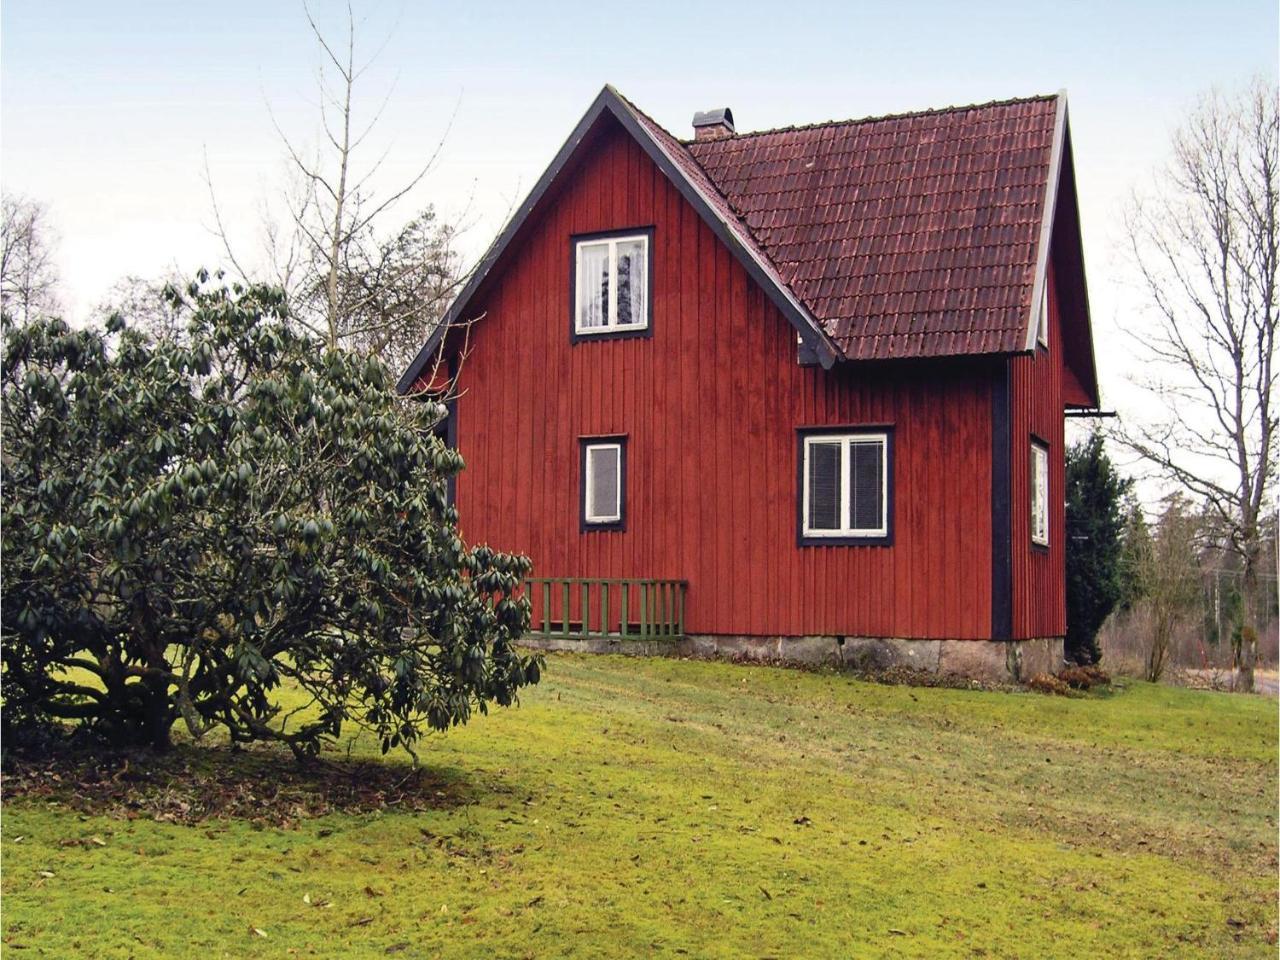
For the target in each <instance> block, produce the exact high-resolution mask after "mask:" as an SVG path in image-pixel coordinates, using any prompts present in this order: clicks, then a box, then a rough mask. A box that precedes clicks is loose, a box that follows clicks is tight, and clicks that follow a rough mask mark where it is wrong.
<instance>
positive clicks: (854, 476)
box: [800, 433, 889, 539]
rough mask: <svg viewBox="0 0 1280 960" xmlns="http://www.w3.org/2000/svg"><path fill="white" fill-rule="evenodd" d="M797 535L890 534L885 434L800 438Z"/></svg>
mask: <svg viewBox="0 0 1280 960" xmlns="http://www.w3.org/2000/svg"><path fill="white" fill-rule="evenodd" d="M803 458H804V463H803V469H802V477H801V479H802V489H801V499H802V502H801V511H800V512H801V536H802V537H804V538H815V539H821V538H834V539H846V538H866V539H881V538H886V537H887V536H888V535H889V435H888V434H887V433H820V434H812V435H809V436H806V437H805V438H804V446H803Z"/></svg>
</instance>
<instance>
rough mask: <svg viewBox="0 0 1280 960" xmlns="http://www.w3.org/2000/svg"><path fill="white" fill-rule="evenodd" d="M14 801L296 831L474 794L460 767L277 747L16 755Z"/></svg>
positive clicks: (442, 805)
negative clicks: (319, 755)
mask: <svg viewBox="0 0 1280 960" xmlns="http://www.w3.org/2000/svg"><path fill="white" fill-rule="evenodd" d="M7 762H8V764H9V769H7V770H6V771H5V772H4V775H3V778H0V792H2V793H3V797H4V801H5V802H6V803H8V802H11V801H13V800H17V799H22V800H27V801H36V802H40V801H44V802H49V803H56V804H63V805H65V806H67V807H69V808H71V809H73V810H76V811H78V812H80V813H84V814H102V815H106V816H110V817H115V818H117V819H128V820H134V819H138V818H145V819H148V820H156V821H161V822H171V823H199V822H201V821H204V820H209V819H236V820H246V821H250V822H252V823H255V824H261V825H263V826H277V827H279V826H283V827H288V826H291V825H292V824H294V823H295V822H297V821H299V820H304V819H310V818H312V817H322V816H326V815H328V814H331V813H344V814H360V813H373V812H377V811H385V810H402V811H405V810H407V811H413V810H434V809H447V808H452V807H456V806H458V805H460V804H464V803H468V802H470V801H471V799H472V794H473V790H472V788H471V784H470V782H469V781H468V780H467V779H466V777H465V775H464V774H462V773H461V772H460V771H455V770H452V769H436V768H419V769H416V770H415V769H413V768H412V767H411V766H409V765H408V764H396V763H388V762H378V761H374V760H348V761H338V762H333V761H323V762H321V761H312V762H308V763H299V761H298V760H297V759H295V758H294V756H293V755H292V754H291V753H289V752H287V751H284V750H280V749H276V748H273V747H266V746H264V747H259V748H253V749H245V750H231V749H229V748H225V747H195V746H185V745H184V746H180V747H178V748H176V749H175V750H174V751H173V752H172V753H169V754H165V755H160V756H157V755H155V754H141V753H122V754H114V755H111V756H107V757H103V756H96V755H91V754H85V753H67V754H63V755H61V756H59V757H56V758H51V759H50V758H45V759H41V760H31V759H28V758H8V761H7Z"/></svg>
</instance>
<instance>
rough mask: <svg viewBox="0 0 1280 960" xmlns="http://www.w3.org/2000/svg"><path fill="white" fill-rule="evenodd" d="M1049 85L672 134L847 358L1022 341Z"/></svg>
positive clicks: (1046, 157) (1055, 111) (1037, 228)
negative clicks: (866, 116) (1017, 93)
mask: <svg viewBox="0 0 1280 960" xmlns="http://www.w3.org/2000/svg"><path fill="white" fill-rule="evenodd" d="M1059 99H1060V98H1059V97H1058V96H1049V97H1034V98H1031V99H1026V100H1012V101H1007V102H1003V103H992V104H986V105H982V106H974V107H959V108H951V109H946V110H938V111H932V112H929V113H918V114H914V115H908V116H897V117H884V118H879V119H871V120H856V121H847V122H842V123H826V124H821V125H817V126H810V127H797V128H792V129H788V130H777V131H768V132H765V133H758V134H747V135H743V136H733V137H728V138H725V139H721V140H704V141H701V142H694V143H689V144H687V145H686V146H687V149H688V151H689V154H690V155H691V156H692V157H693V158H694V159H695V160H697V162H698V164H699V165H700V166H701V167H702V168H703V169H704V170H705V171H706V172H707V175H708V176H709V177H710V178H711V180H712V181H713V182H714V183H715V185H716V186H717V187H718V188H719V189H720V191H721V192H722V193H723V194H724V196H725V197H726V199H727V200H728V201H729V203H730V204H731V205H732V208H733V209H734V211H735V212H736V213H737V214H738V215H739V216H740V217H741V218H742V221H743V222H744V223H745V224H746V226H747V228H748V229H749V230H750V231H751V233H752V235H753V236H754V237H755V238H756V239H757V240H758V241H759V244H760V246H761V247H762V248H763V249H764V250H765V251H766V252H767V253H768V255H769V257H770V258H771V259H772V261H773V263H774V264H775V265H776V266H777V269H778V272H779V274H780V275H781V276H782V279H783V281H784V282H785V283H786V284H787V285H788V286H789V287H790V288H791V289H792V290H793V291H794V292H795V294H796V295H797V296H798V297H799V298H800V299H801V300H802V301H803V302H804V303H805V304H806V305H807V306H808V307H809V309H810V310H811V311H812V312H813V313H814V314H815V315H816V316H817V317H819V318H820V319H821V321H822V324H823V327H824V329H825V330H826V332H827V334H828V335H829V336H830V337H831V338H832V339H833V340H834V341H835V342H836V343H837V344H838V345H839V347H840V349H841V352H842V353H843V354H844V356H845V357H846V358H848V359H851V360H863V359H888V358H896V357H937V356H952V355H955V354H972V353H1014V352H1018V351H1022V350H1025V349H1027V348H1028V346H1029V345H1030V344H1029V342H1028V333H1029V331H1030V330H1031V315H1032V313H1033V311H1032V310H1031V304H1033V303H1035V302H1037V301H1038V298H1037V297H1036V296H1034V292H1033V288H1034V287H1035V286H1036V281H1037V278H1038V276H1039V271H1038V270H1037V267H1038V266H1039V265H1040V259H1041V257H1040V254H1041V251H1042V250H1047V244H1046V243H1045V242H1044V238H1042V236H1041V234H1042V225H1043V224H1044V223H1046V222H1048V219H1047V218H1045V217H1043V212H1044V210H1045V208H1046V197H1047V193H1048V191H1049V190H1050V189H1051V184H1053V183H1055V182H1056V178H1055V177H1051V176H1050V171H1051V166H1052V163H1051V161H1052V160H1053V159H1054V158H1053V153H1054V146H1055V135H1056V133H1057V130H1058V129H1059V126H1060V124H1059V119H1060V117H1061V116H1062V111H1061V106H1060V102H1059Z"/></svg>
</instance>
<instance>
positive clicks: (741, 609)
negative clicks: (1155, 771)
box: [457, 129, 1062, 638]
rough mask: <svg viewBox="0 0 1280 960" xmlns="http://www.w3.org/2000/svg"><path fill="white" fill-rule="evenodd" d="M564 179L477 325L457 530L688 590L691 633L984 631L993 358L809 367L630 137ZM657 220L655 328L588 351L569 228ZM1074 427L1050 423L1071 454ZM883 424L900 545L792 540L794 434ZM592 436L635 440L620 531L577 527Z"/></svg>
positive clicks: (788, 331)
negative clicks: (573, 302)
mask: <svg viewBox="0 0 1280 960" xmlns="http://www.w3.org/2000/svg"><path fill="white" fill-rule="evenodd" d="M567 181H568V182H567V185H566V186H565V187H564V188H562V189H561V190H560V191H559V193H557V194H555V195H554V196H551V197H549V198H548V199H549V200H550V201H551V202H549V203H547V204H546V206H545V212H544V213H542V214H540V215H537V214H536V215H535V219H533V220H531V222H529V223H528V224H527V225H526V227H525V228H524V229H523V230H522V235H521V237H520V238H519V241H518V243H516V244H515V245H513V247H512V248H511V250H510V252H509V255H508V256H507V258H506V260H505V262H504V264H503V267H502V273H501V275H500V276H499V277H497V278H496V279H495V282H494V283H492V284H491V285H489V289H488V290H487V291H482V292H481V298H480V300H479V301H478V302H477V304H476V308H475V310H474V314H476V315H479V314H482V313H483V314H484V319H483V321H481V322H480V323H478V324H477V325H476V326H475V328H474V330H473V334H472V342H471V352H470V355H469V356H468V357H467V358H466V360H465V363H464V364H463V368H462V374H461V389H462V391H463V395H462V396H461V399H460V400H459V404H458V430H457V437H458V445H459V448H460V450H461V452H462V454H463V457H464V459H465V461H466V463H467V468H466V469H465V470H464V471H463V473H462V475H461V476H460V477H459V479H458V484H457V503H458V508H459V510H460V512H461V517H462V528H463V534H464V536H465V537H466V538H467V539H468V540H469V541H471V542H487V543H489V544H491V545H493V546H495V547H498V548H500V549H504V550H514V551H520V552H523V553H526V554H528V555H529V556H530V557H532V558H533V560H534V565H535V574H536V575H540V576H574V577H582V576H589V577H658V578H683V579H686V580H687V581H688V582H689V589H688V595H687V605H686V632H688V633H692V634H702V633H718V634H746V635H768V636H779V635H781V636H795V635H808V634H824V635H851V636H890V637H915V638H928V637H936V638H982V637H987V638H989V637H990V636H991V621H992V607H991V541H992V531H991V445H992V440H991V386H990V384H991V376H992V372H993V370H994V369H995V365H994V364H995V361H987V360H983V359H980V358H975V359H963V358H962V359H953V360H948V361H920V362H915V363H911V364H905V363H900V364H896V365H880V366H876V365H856V366H854V365H850V366H847V367H839V366H838V367H837V369H835V370H832V371H822V370H821V369H819V368H817V367H801V366H799V365H798V364H797V362H796V334H795V330H794V329H793V328H792V327H791V326H790V325H789V324H788V323H787V322H786V320H785V319H784V318H783V317H782V316H781V315H780V314H779V313H778V311H777V310H776V308H774V307H773V305H772V304H771V303H770V302H769V301H768V300H767V299H766V297H765V296H764V294H763V293H762V292H761V291H760V289H759V288H758V287H757V286H756V285H755V284H754V283H753V282H752V281H751V280H750V278H749V277H748V276H747V274H746V272H745V271H744V270H743V269H742V267H741V266H740V265H739V264H738V263H737V262H736V261H735V260H734V259H733V258H732V256H731V255H730V253H729V252H728V250H727V249H726V248H725V247H724V246H723V244H721V243H720V241H719V240H717V239H716V237H715V236H714V235H713V234H712V233H711V231H710V230H709V229H708V228H707V226H706V225H705V224H704V223H703V222H702V221H701V219H700V218H699V217H698V216H697V214H696V212H695V211H694V210H693V209H692V208H691V207H690V206H689V205H688V204H687V203H686V202H685V201H684V199H683V198H682V197H681V196H680V195H679V194H678V193H677V191H676V190H675V189H674V188H673V187H672V186H671V185H670V184H669V183H668V181H667V180H666V179H665V177H664V176H663V175H662V173H661V172H660V171H659V170H658V169H657V168H656V167H655V166H654V165H653V164H652V163H651V161H650V160H649V159H648V157H647V156H646V155H645V154H644V153H643V151H642V150H641V148H640V147H639V146H638V145H637V144H636V143H635V142H634V141H632V140H631V139H630V138H629V137H627V136H625V135H623V134H622V133H621V132H619V131H618V130H616V129H614V130H610V131H607V132H606V133H605V134H604V135H603V136H602V137H601V138H600V140H599V141H598V142H597V143H596V144H594V145H593V147H592V149H591V151H590V152H589V155H588V156H587V158H586V159H584V160H583V162H582V164H581V165H580V166H579V167H578V168H577V169H576V170H575V171H574V172H573V173H572V175H571V176H569V177H567ZM650 226H651V227H653V228H654V241H653V249H652V255H653V256H654V257H655V258H656V259H655V270H654V289H653V290H652V292H651V293H652V297H653V320H652V323H653V330H652V337H650V338H642V339H623V340H609V341H588V342H583V343H579V344H577V345H572V344H571V343H570V338H569V328H570V290H569V276H570V242H569V237H570V236H571V235H572V234H577V233H589V232H594V231H602V230H615V229H621V228H626V227H650ZM1028 362H1030V361H1028ZM1018 377H1019V379H1018V383H1019V384H1020V389H1023V390H1029V389H1031V388H1032V385H1031V384H1030V381H1029V380H1028V379H1027V376H1026V375H1025V374H1019V375H1018ZM1025 406H1026V404H1023V403H1017V404H1015V409H1018V410H1021V409H1023V408H1024V407H1025ZM1057 413H1058V415H1057V424H1058V426H1057V427H1056V432H1055V429H1054V428H1053V427H1052V426H1051V425H1046V426H1043V427H1042V429H1045V430H1046V431H1048V432H1049V436H1047V437H1046V438H1045V439H1047V440H1049V441H1050V443H1051V445H1052V446H1053V449H1054V450H1055V452H1056V453H1058V456H1059V461H1058V462H1060V449H1061V405H1060V404H1059V405H1058V407H1057ZM1036 422H1037V423H1039V422H1040V421H1039V419H1037V420H1036ZM885 424H888V425H892V426H893V428H894V441H893V442H894V445H895V446H894V460H895V466H894V479H895V482H894V490H893V509H894V518H893V525H894V542H893V544H892V545H891V546H853V547H850V546H830V547H807V546H806V547H800V546H797V544H796V519H797V505H796V504H797V462H796V461H797V449H796V447H797V437H796V429H797V428H798V427H805V426H820V425H885ZM1025 432H1026V431H1025V429H1023V428H1022V427H1017V428H1015V432H1014V436H1015V437H1019V436H1021V435H1022V434H1025ZM590 434H626V435H627V444H628V446H627V474H628V475H627V495H626V501H627V502H626V530H625V531H621V532H588V533H581V532H580V531H579V515H578V511H579V483H580V477H579V475H578V474H579V460H578V457H579V453H578V438H579V437H580V436H584V435H590ZM1022 473H1025V470H1023V471H1022ZM1057 476H1059V473H1055V477H1057ZM1015 489H1016V490H1021V491H1023V493H1025V489H1026V482H1025V480H1024V481H1023V482H1022V484H1021V486H1019V485H1018V484H1017V483H1015ZM1060 489H1061V487H1060V485H1059V487H1058V488H1057V489H1056V490H1055V491H1054V496H1055V497H1057V499H1058V500H1060V499H1061V497H1060ZM1017 495H1018V496H1020V497H1022V499H1021V500H1018V501H1017V508H1016V509H1015V510H1014V516H1015V524H1018V523H1021V524H1022V525H1023V526H1025V523H1026V520H1025V514H1026V512H1027V505H1026V503H1027V497H1026V496H1024V495H1023V494H1022V493H1020V494H1017ZM1060 513H1061V511H1060V510H1059V511H1058V512H1057V513H1055V515H1054V517H1055V518H1054V521H1053V523H1054V527H1053V535H1052V542H1053V543H1054V544H1055V547H1054V549H1057V550H1060V549H1061V516H1060ZM1017 518H1021V519H1017ZM1019 529H1021V528H1019ZM1018 537H1019V534H1017V533H1016V532H1015V552H1014V555H1015V557H1020V556H1021V554H1020V553H1019V552H1018V551H1017V549H1016V544H1017V543H1019V542H1020V541H1019V539H1018ZM1025 539H1026V536H1025V535H1022V540H1025ZM1024 561H1025V558H1024ZM1024 579H1025V577H1024ZM1020 582H1022V581H1021V580H1015V588H1016V584H1017V583H1020ZM1016 596H1018V592H1017V591H1016V590H1015V597H1016ZM1018 610H1019V611H1021V613H1020V615H1019V618H1017V619H1015V623H1016V624H1017V625H1018V629H1019V630H1024V629H1025V628H1024V627H1023V626H1022V624H1023V623H1024V621H1025V620H1026V618H1027V616H1028V614H1027V613H1026V611H1025V610H1024V609H1023V608H1022V607H1019V608H1018ZM615 613H616V611H615ZM1058 632H1059V633H1061V632H1062V631H1061V630H1059V631H1058Z"/></svg>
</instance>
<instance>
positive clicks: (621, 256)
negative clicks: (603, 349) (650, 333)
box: [615, 239, 649, 324]
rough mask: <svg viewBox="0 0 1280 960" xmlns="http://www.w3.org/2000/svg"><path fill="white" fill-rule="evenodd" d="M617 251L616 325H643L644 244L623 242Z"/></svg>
mask: <svg viewBox="0 0 1280 960" xmlns="http://www.w3.org/2000/svg"><path fill="white" fill-rule="evenodd" d="M617 250H618V316H617V318H616V320H615V322H616V323H618V324H631V323H644V321H645V302H644V292H645V286H646V284H647V281H648V279H649V276H648V265H647V264H646V263H645V242H644V240H642V239H637V240H623V241H619V243H618V245H617Z"/></svg>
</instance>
